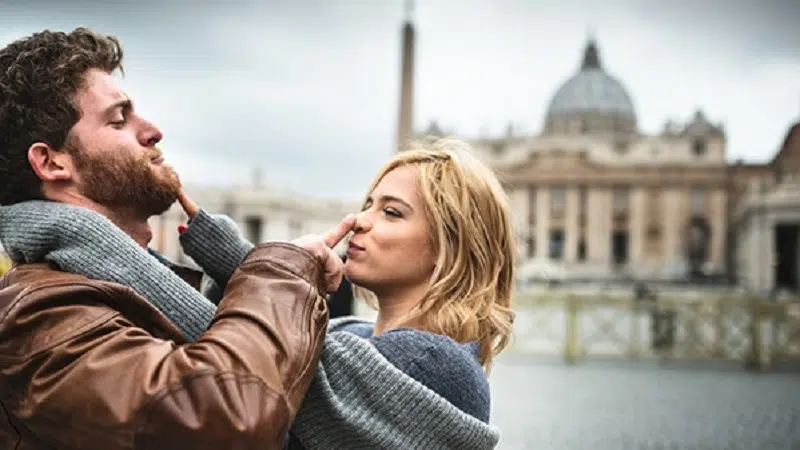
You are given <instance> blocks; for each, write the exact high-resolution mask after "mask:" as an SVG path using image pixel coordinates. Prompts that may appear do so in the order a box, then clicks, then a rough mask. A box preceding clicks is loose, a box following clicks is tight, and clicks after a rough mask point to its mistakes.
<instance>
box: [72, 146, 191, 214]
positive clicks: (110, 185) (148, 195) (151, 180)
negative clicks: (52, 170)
mask: <svg viewBox="0 0 800 450" xmlns="http://www.w3.org/2000/svg"><path fill="white" fill-rule="evenodd" d="M154 151H156V150H154ZM70 153H71V154H72V156H73V160H74V161H75V168H76V170H78V172H79V173H80V176H81V181H82V183H81V184H82V186H81V194H83V195H84V196H85V197H86V198H88V199H90V200H92V201H94V202H96V203H98V204H100V205H103V206H105V207H107V208H109V209H112V210H117V211H119V212H122V211H126V212H130V213H132V214H134V215H136V216H138V217H142V218H149V217H151V216H155V215H159V214H161V213H163V212H164V211H166V210H167V209H169V207H170V206H172V204H173V203H175V201H176V200H177V199H178V194H179V192H180V189H181V182H180V179H179V178H178V175H177V174H176V173H175V171H174V170H173V169H172V168H171V167H169V166H160V167H158V169H157V170H158V171H161V172H162V173H163V174H162V175H161V176H158V174H157V173H156V170H154V168H155V167H157V166H154V165H153V164H152V163H151V159H152V157H153V152H142V153H141V156H140V157H138V158H136V157H134V156H132V155H129V154H127V153H124V152H120V153H109V155H113V156H110V157H107V158H105V159H100V158H98V157H92V156H89V155H88V154H87V153H86V152H85V151H84V150H83V149H82V148H80V147H79V148H73V149H72V151H71V152H70ZM162 164H163V163H162Z"/></svg>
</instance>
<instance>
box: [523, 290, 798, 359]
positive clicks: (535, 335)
mask: <svg viewBox="0 0 800 450" xmlns="http://www.w3.org/2000/svg"><path fill="white" fill-rule="evenodd" d="M515 301H516V305H515V311H516V312H517V321H516V329H515V343H514V346H515V348H516V349H517V350H520V351H523V352H527V353H536V354H546V355H562V356H563V358H564V360H565V361H567V362H569V363H576V362H578V361H579V360H581V359H584V358H616V359H632V360H647V359H650V360H729V361H730V360H733V361H740V362H741V363H742V364H744V365H745V366H746V367H748V368H752V369H758V370H762V369H768V368H770V367H771V366H773V365H774V364H776V363H779V362H784V361H792V362H800V299H797V298H796V299H792V300H788V301H780V302H775V301H768V300H763V299H759V298H755V297H739V296H718V297H710V296H707V295H705V296H702V297H694V298H692V297H683V296H682V297H677V296H675V297H663V298H657V299H649V300H639V299H636V298H634V297H624V296H608V295H599V296H594V295H564V294H555V295H549V294H546V293H542V294H528V295H526V294H521V295H518V296H517V298H516V299H515Z"/></svg>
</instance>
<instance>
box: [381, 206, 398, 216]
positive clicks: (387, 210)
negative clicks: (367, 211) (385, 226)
mask: <svg viewBox="0 0 800 450" xmlns="http://www.w3.org/2000/svg"><path fill="white" fill-rule="evenodd" d="M383 212H384V213H386V214H388V215H390V216H392V217H403V215H402V214H400V211H398V210H396V209H394V208H384V210H383Z"/></svg>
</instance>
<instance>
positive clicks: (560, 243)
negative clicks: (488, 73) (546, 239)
mask: <svg viewBox="0 0 800 450" xmlns="http://www.w3.org/2000/svg"><path fill="white" fill-rule="evenodd" d="M563 257H564V231H563V230H552V231H550V259H553V260H561V259H562V258H563Z"/></svg>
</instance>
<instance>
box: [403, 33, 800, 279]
mask: <svg viewBox="0 0 800 450" xmlns="http://www.w3.org/2000/svg"><path fill="white" fill-rule="evenodd" d="M413 31H414V30H413V28H412V27H411V25H410V23H406V26H405V28H404V40H403V58H402V61H403V69H402V70H403V73H402V82H401V83H402V86H401V101H400V115H399V121H398V150H399V151H402V149H403V145H404V142H408V139H409V138H411V137H421V136H430V135H436V136H442V135H444V133H442V131H441V129H440V128H439V127H438V126H437V125H435V124H432V125H431V127H430V128H429V129H428V130H425V131H424V132H423V133H414V132H413V131H412V129H411V123H413V121H412V120H411V119H412V102H413V93H412V91H413V52H414V42H413V37H414V35H413ZM578 62H579V65H578V66H577V70H576V71H575V72H574V73H573V74H571V75H569V76H568V77H567V79H566V81H565V82H563V84H562V85H561V86H559V87H558V88H557V89H556V90H555V91H554V92H555V93H554V95H553V96H552V98H551V100H550V103H549V107H548V110H547V114H546V117H545V120H544V123H543V124H542V129H541V131H540V132H539V133H538V134H535V135H519V134H516V133H515V132H514V130H513V128H512V127H511V126H509V127H508V131H507V132H506V133H505V135H503V136H498V137H490V138H480V139H467V140H468V141H469V142H470V144H472V146H473V147H474V150H475V152H476V153H477V155H478V156H479V157H481V159H483V160H484V161H486V162H487V163H488V164H489V165H491V166H492V167H493V168H494V169H495V171H496V173H497V174H498V175H499V176H500V178H501V181H502V182H503V183H504V185H505V187H506V190H507V193H508V195H509V198H510V200H511V204H512V208H513V211H514V214H515V221H516V228H517V233H518V243H519V250H518V251H519V258H520V263H521V264H520V265H521V270H520V281H522V282H523V284H524V283H525V282H526V281H536V280H552V279H554V278H555V279H562V280H575V281H578V280H654V281H655V280H661V281H666V280H681V281H686V280H696V281H700V280H702V281H704V282H708V281H709V280H720V281H721V280H725V281H730V280H735V281H737V282H741V283H743V284H746V285H749V286H750V287H753V288H756V289H766V288H770V287H774V286H775V285H776V284H779V285H780V284H783V285H786V286H787V287H794V288H795V289H797V283H798V281H797V280H798V276H799V274H800V270H799V269H798V266H799V265H800V245H798V243H797V239H798V238H797V234H798V228H800V227H798V225H797V224H800V188H798V187H797V175H796V174H797V172H799V171H800V158H798V157H797V156H798V155H799V154H800V148H797V147H799V145H798V144H800V142H799V141H798V140H799V139H800V136H798V134H800V131H799V132H792V133H790V134H789V135H788V136H787V138H786V143H785V144H784V147H783V149H782V150H781V151H780V152H779V153H778V155H777V156H776V158H775V160H774V161H773V162H771V163H768V164H744V163H741V162H737V163H734V164H730V163H729V162H728V161H727V159H726V150H725V140H726V139H725V131H724V129H723V127H722V126H721V125H717V124H714V123H712V121H710V120H709V119H708V118H707V117H706V116H705V115H704V114H703V112H702V111H699V110H698V111H695V112H694V113H693V114H687V116H688V120H687V121H686V122H685V123H672V122H667V123H665V124H664V126H663V129H662V131H661V132H660V133H657V134H654V135H648V134H645V133H643V132H641V131H640V130H639V129H638V127H637V120H636V110H635V106H634V101H633V99H634V98H635V97H633V96H632V95H631V94H630V93H629V92H628V90H627V89H626V88H625V86H624V85H623V84H622V83H621V82H620V81H619V80H618V79H617V78H616V77H615V76H614V75H613V73H611V72H610V71H609V70H608V69H607V68H606V66H605V65H604V62H603V59H602V58H601V52H600V50H599V47H598V44H597V42H596V41H595V40H594V39H593V38H590V39H589V40H588V42H587V44H586V46H585V48H584V50H583V54H582V57H581V58H580V59H579V60H578ZM795 129H798V126H795V127H794V128H793V129H792V130H793V131H795ZM454 137H458V136H454ZM793 155H794V156H793ZM782 173H783V174H786V175H787V176H783V177H782V176H781V174H782ZM791 180H793V181H791ZM787 183H789V184H791V185H792V186H794V187H792V188H791V189H794V190H791V193H786V192H783V191H781V190H780V189H784V190H785V189H786V186H789V184H787ZM780 186H783V187H780ZM779 187H780V189H779ZM782 192H783V193H782ZM795 194H798V195H795ZM770 196H772V197H775V198H777V199H778V200H776V201H777V202H778V203H780V202H782V201H788V202H790V203H791V204H790V205H789V208H788V210H789V211H791V217H790V220H791V222H790V223H793V224H794V225H793V226H794V228H793V229H792V230H793V231H792V230H789V231H786V230H784V233H783V234H784V235H785V236H788V237H784V240H783V241H782V242H783V243H778V242H777V241H776V239H778V237H777V236H778V234H780V231H779V230H778V228H779V222H780V221H782V220H789V219H781V218H780V217H779V216H775V215H774V214H773V215H772V216H770V217H772V218H771V219H768V220H761V219H759V220H756V217H758V215H759V214H761V215H762V216H763V214H762V213H759V211H764V209H763V206H764V205H765V204H767V203H769V201H771V200H769V199H770V198H772V197H770ZM792 198H794V200H791V199H792ZM781 199H782V200H781ZM792 202H793V203H792ZM783 210H786V208H783ZM762 219H763V217H762ZM754 224H759V225H754ZM773 241H774V242H773ZM761 248H766V250H759V249H761ZM773 248H780V249H784V250H781V252H775V251H773ZM785 249H790V250H785ZM792 249H793V250H792ZM754 251H760V253H758V254H756V253H754ZM778 253H782V257H781V258H780V260H781V261H782V263H781V262H777V261H776V259H778ZM770 261H772V262H773V264H770ZM781 264H782V266H781ZM763 266H768V267H771V268H770V269H768V270H767V271H764V270H761V267H763Z"/></svg>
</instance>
